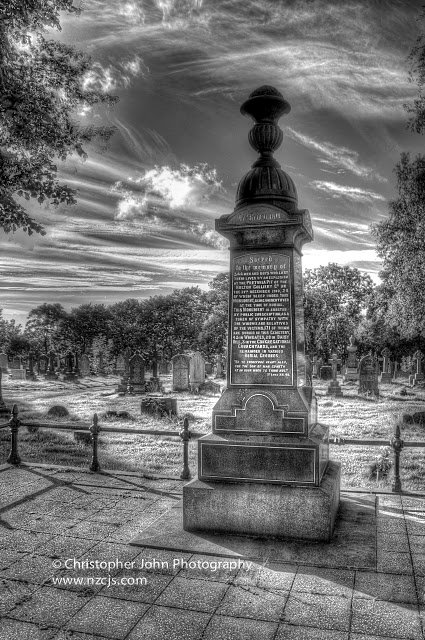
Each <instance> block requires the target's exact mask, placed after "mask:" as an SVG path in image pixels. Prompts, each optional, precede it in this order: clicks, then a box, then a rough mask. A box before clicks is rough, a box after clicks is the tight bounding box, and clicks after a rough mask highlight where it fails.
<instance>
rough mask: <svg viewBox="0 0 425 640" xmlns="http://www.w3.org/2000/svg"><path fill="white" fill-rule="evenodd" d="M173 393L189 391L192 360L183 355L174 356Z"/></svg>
mask: <svg viewBox="0 0 425 640" xmlns="http://www.w3.org/2000/svg"><path fill="white" fill-rule="evenodd" d="M171 360H172V363H173V383H172V384H173V391H188V390H189V367H190V358H189V356H186V355H184V354H182V353H179V354H177V355H176V356H173V358H172V359H171Z"/></svg>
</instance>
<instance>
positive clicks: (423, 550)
mask: <svg viewBox="0 0 425 640" xmlns="http://www.w3.org/2000/svg"><path fill="white" fill-rule="evenodd" d="M43 474H44V475H43ZM59 476H60V477H59ZM65 478H67V480H68V481H67V482H66V483H65ZM40 482H41V483H42V485H43V487H44V488H43V490H42V491H41V492H40V491H39V487H40V486H41V485H40ZM37 483H39V484H37ZM46 483H50V484H46ZM102 483H103V484H102ZM182 485H183V483H182V482H180V481H179V482H173V481H171V480H169V479H166V480H164V479H155V480H154V479H149V480H146V479H144V478H140V477H139V478H137V477H133V476H131V474H130V475H128V476H126V475H124V474H121V475H119V476H117V477H116V478H115V479H114V474H113V472H108V474H107V475H105V477H104V476H103V475H102V474H100V475H93V474H89V473H85V472H83V471H81V472H78V473H76V472H72V473H66V470H64V469H62V470H57V471H52V470H50V469H44V468H43V467H40V468H38V467H37V468H35V467H31V469H30V470H28V469H27V468H22V469H21V468H17V469H14V468H11V467H3V468H0V492H3V494H4V495H5V496H7V501H8V502H7V504H5V505H4V507H2V508H1V509H0V558H1V559H2V562H3V564H2V565H1V566H2V567H3V569H0V601H1V605H0V615H2V616H3V618H2V619H1V621H0V638H1V639H2V640H3V638H5V640H15V638H16V639H18V638H19V640H27V639H28V640H138V639H142V638H143V640H146V639H150V638H152V639H155V640H162V639H165V638H167V640H168V639H170V640H173V639H174V640H183V639H184V640H239V639H240V640H242V639H243V640H246V639H248V640H250V639H252V640H254V639H255V640H286V639H288V640H313V639H314V640H384V639H385V640H391V639H393V638H394V639H395V638H398V640H403V639H405V640H425V638H424V636H423V630H422V628H421V625H420V613H419V611H421V615H422V621H423V622H425V610H424V607H425V508H424V506H423V505H424V503H425V499H422V498H419V497H415V496H398V495H397V496H395V495H384V494H380V495H374V494H370V493H365V494H361V493H358V492H357V493H354V492H353V493H351V492H350V493H348V492H347V493H344V492H343V493H342V502H341V509H340V512H339V518H338V521H337V525H336V528H335V534H334V536H333V538H332V540H331V542H330V543H326V544H325V543H321V544H314V543H306V542H300V541H285V540H266V541H265V540H259V539H250V538H247V537H238V536H211V535H208V536H205V535H203V534H189V533H186V532H183V531H182V526H181V503H180V496H181V487H182ZM15 490H16V493H15V495H18V496H19V499H18V500H17V501H16V500H15V501H14V500H13V495H14V491H15ZM0 495H2V493H0ZM134 538H137V540H136V541H135V543H134V542H132V541H134ZM130 542H132V543H131V544H130ZM74 558H75V559H76V560H77V561H86V560H87V561H90V562H97V563H102V562H105V563H107V562H111V563H112V565H111V566H110V567H109V569H108V568H105V567H106V565H105V567H104V568H94V569H93V570H91V569H90V568H89V567H86V568H83V569H81V567H79V566H76V568H75V569H74V568H69V567H68V568H67V567H66V566H64V562H65V560H67V559H74ZM115 560H118V561H120V562H121V563H125V562H127V563H130V565H129V566H131V568H129V566H126V567H125V568H122V565H120V564H119V563H118V564H116V565H115V564H114V562H115ZM58 562H60V563H61V564H60V567H59V564H57V563H58ZM54 563H56V564H55V565H54ZM132 563H133V564H132ZM80 569H81V570H80ZM73 578H76V579H77V580H73ZM87 578H90V580H87ZM59 579H61V583H60V584H59V583H58V580H59ZM113 581H115V583H114V582H113Z"/></svg>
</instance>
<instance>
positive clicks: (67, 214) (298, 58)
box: [0, 0, 424, 322]
mask: <svg viewBox="0 0 425 640" xmlns="http://www.w3.org/2000/svg"><path fill="white" fill-rule="evenodd" d="M420 6H421V2H419V1H418V0H410V1H406V0H403V1H401V0H400V1H398V0H389V1H384V0H382V1H377V0H358V1H356V2H354V1H351V0H344V2H339V1H338V0H333V1H330V0H292V1H290V0H243V1H242V0H114V2H111V1H110V0H84V3H83V9H84V10H83V12H82V14H81V16H80V17H69V16H63V20H62V24H63V31H62V32H61V34H60V35H55V37H59V38H60V39H61V40H63V41H64V42H67V43H73V44H74V45H76V46H77V47H78V48H80V49H82V50H84V51H87V52H89V53H90V54H91V55H92V57H93V59H94V60H95V68H94V71H93V73H91V74H89V75H87V76H86V77H85V78H84V84H85V86H87V87H90V86H92V87H93V86H96V87H99V88H101V89H103V90H107V91H112V92H113V93H115V94H117V95H118V96H119V97H120V101H119V103H118V104H117V105H116V106H114V107H113V108H111V109H110V110H108V111H107V112H97V111H95V110H93V111H86V110H84V109H83V110H81V111H80V112H79V113H78V114H76V119H78V120H79V121H80V122H81V123H84V124H85V123H90V122H94V123H99V124H100V123H102V122H108V123H112V124H114V125H115V126H116V128H117V132H116V134H115V136H114V138H113V139H112V141H111V142H110V143H109V145H108V148H107V149H106V150H104V149H101V148H100V147H96V146H94V147H93V148H88V149H87V151H88V153H89V159H88V160H86V161H85V162H81V161H80V160H79V159H75V160H70V161H68V162H67V163H66V165H63V167H62V169H61V171H62V174H63V177H64V180H66V182H67V183H68V184H69V185H71V186H73V187H75V188H77V189H78V205H76V206H74V207H68V208H66V207H62V208H59V209H53V208H52V209H49V210H45V209H42V208H39V209H34V208H33V209H32V212H33V214H34V217H36V218H37V219H38V220H40V221H43V223H44V224H45V226H46V230H47V235H46V236H45V237H44V238H42V237H39V236H32V237H31V238H27V237H25V235H24V234H22V233H17V234H15V235H12V236H10V237H9V238H6V239H5V238H4V237H0V268H1V271H2V274H3V278H2V282H1V284H0V306H1V307H3V309H4V316H5V317H8V318H11V317H15V318H17V319H18V320H20V321H21V322H22V321H24V320H25V316H26V314H27V313H28V311H29V310H30V309H32V308H33V307H35V306H37V305H39V304H41V303H43V302H61V303H62V304H63V305H64V306H65V307H66V308H67V309H70V308H71V307H73V306H78V305H79V304H82V303H87V302H90V301H93V302H102V303H105V304H110V303H113V302H115V301H117V300H122V299H125V298H129V297H136V298H142V297H146V296H150V295H157V294H164V293H168V292H170V291H171V290H172V289H175V288H178V287H184V286H190V285H192V284H197V285H200V286H202V287H206V285H207V283H208V281H209V280H211V279H212V278H213V277H214V276H215V275H216V274H217V273H218V272H220V271H224V270H226V269H227V266H228V251H227V244H226V241H224V239H222V238H220V237H219V236H218V235H217V234H216V233H215V232H214V219H215V218H217V217H218V216H220V215H222V214H224V213H229V212H230V211H231V210H232V208H233V204H234V198H235V192H236V186H237V183H238V180H239V179H240V178H241V176H242V175H243V173H244V172H246V171H247V170H248V169H249V167H250V165H251V164H252V162H254V160H255V153H254V152H253V150H252V149H251V148H250V147H249V144H248V141H247V133H248V131H249V128H250V126H251V124H250V121H249V120H248V119H246V118H244V117H243V116H241V115H240V113H239V107H240V105H241V104H242V102H243V101H244V100H245V99H246V98H247V97H248V95H249V93H250V92H251V91H252V90H253V89H255V88H257V87H258V86H260V85H262V84H272V85H274V86H275V87H276V88H278V89H279V90H280V91H281V93H283V95H284V96H285V98H287V99H288V100H289V102H290V103H291V106H292V111H291V113H290V114H289V115H287V116H285V117H284V118H282V120H281V121H280V126H281V128H282V129H283V131H284V142H283V145H282V147H281V148H280V149H279V151H278V152H277V158H278V160H279V161H280V163H281V165H282V167H283V168H284V169H285V170H286V171H287V172H288V173H289V174H290V175H291V176H292V178H293V179H294V181H295V184H296V186H297V189H298V196H299V206H300V207H301V208H308V209H309V210H310V213H311V216H312V221H313V226H314V231H315V240H314V242H313V243H312V244H310V245H306V247H305V251H304V266H305V267H315V266H318V265H320V264H327V263H328V262H338V263H340V264H350V265H353V266H356V267H358V268H360V269H363V270H366V271H367V272H369V273H371V274H372V275H375V276H376V274H377V273H378V271H379V262H378V260H377V256H376V254H375V251H374V244H373V240H372V238H371V235H370V232H369V225H370V224H371V223H372V222H375V221H377V220H379V219H381V218H382V217H383V216H385V215H386V211H387V202H388V200H389V199H391V198H392V197H394V180H393V167H394V165H395V163H396V162H397V160H398V158H399V155H400V152H401V151H404V150H409V151H411V152H412V153H414V154H415V153H418V152H420V151H422V148H423V142H424V139H423V138H421V136H418V135H415V134H411V133H409V132H408V130H407V129H406V122H407V116H406V113H405V111H404V109H403V104H404V103H405V102H408V101H409V100H412V98H413V97H414V96H415V93H416V90H415V86H414V85H412V84H411V83H409V81H408V61H407V56H408V54H409V51H410V49H411V47H412V45H413V44H414V42H415V40H416V37H417V35H418V28H419V25H418V22H417V18H418V13H419V10H420ZM52 35H54V34H53V33H52Z"/></svg>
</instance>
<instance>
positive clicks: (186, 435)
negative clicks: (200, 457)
mask: <svg viewBox="0 0 425 640" xmlns="http://www.w3.org/2000/svg"><path fill="white" fill-rule="evenodd" d="M191 436H192V434H191V433H190V431H189V418H188V417H187V416H185V418H184V419H183V429H182V431H180V438H181V439H182V441H183V471H182V472H181V474H180V478H181V479H182V480H189V478H190V469H189V440H190V438H191Z"/></svg>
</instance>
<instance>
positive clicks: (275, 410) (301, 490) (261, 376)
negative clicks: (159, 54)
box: [183, 86, 340, 540]
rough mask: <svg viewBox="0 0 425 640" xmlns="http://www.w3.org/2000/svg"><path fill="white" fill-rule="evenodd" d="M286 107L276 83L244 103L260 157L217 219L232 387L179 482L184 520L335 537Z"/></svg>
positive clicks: (307, 235)
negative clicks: (195, 469) (311, 378)
mask: <svg viewBox="0 0 425 640" xmlns="http://www.w3.org/2000/svg"><path fill="white" fill-rule="evenodd" d="M289 110H290V106H289V103H288V102H287V101H286V100H285V99H284V98H283V97H282V95H281V94H280V93H279V92H278V91H277V90H276V89H274V88H273V87H269V86H264V87H261V88H260V89H257V90H256V91H254V92H253V93H252V94H251V95H250V97H249V99H248V100H247V101H246V102H245V103H244V104H243V105H242V108H241V111H242V113H243V114H244V115H249V116H251V117H252V118H253V119H254V121H255V125H254V126H253V128H252V129H251V131H250V133H249V141H250V144H251V146H252V147H253V148H254V149H256V150H257V151H258V152H259V153H260V158H259V159H258V160H257V161H256V162H255V163H254V165H253V167H252V169H251V170H250V171H249V172H248V173H247V174H246V175H245V176H244V177H243V178H242V180H241V181H240V183H239V187H238V191H237V196H236V207H235V210H234V211H233V213H231V214H230V215H224V216H222V217H221V218H220V219H219V220H217V221H216V229H217V231H218V232H219V233H220V234H221V235H223V236H225V237H226V238H229V240H230V301H229V305H230V309H229V312H230V313H229V320H230V322H229V332H228V358H227V387H226V389H225V391H224V392H223V394H222V395H221V397H220V399H219V400H218V402H217V404H216V405H215V407H214V409H213V422H212V433H209V434H207V435H206V436H203V437H201V438H200V439H199V440H198V461H199V462H198V465H199V473H198V478H195V479H194V480H192V481H191V482H190V483H188V484H187V485H186V486H185V487H184V488H183V527H184V529H186V530H187V531H202V532H210V533H211V532H222V533H233V534H243V535H253V536H261V537H275V536H276V537H289V538H304V539H309V540H329V539H330V537H331V536H332V531H333V526H334V521H335V516H336V512H337V509H338V504H339V484H340V467H339V465H338V464H337V463H334V462H329V461H328V428H327V427H323V426H321V425H319V424H317V418H316V413H317V409H316V407H317V404H316V399H315V396H314V392H313V389H312V387H311V386H310V385H307V384H306V360H305V351H304V311H303V290H302V282H303V279H302V269H301V248H302V246H303V244H304V243H305V242H310V241H311V240H312V239H313V232H312V227H311V222H310V215H309V213H308V211H306V210H302V209H298V202H297V192H296V188H295V185H294V183H293V182H292V179H291V178H290V177H289V176H288V175H287V174H286V173H285V172H284V171H282V169H281V168H280V165H279V164H278V162H277V161H276V160H275V159H274V158H273V151H274V150H275V149H277V148H278V147H279V146H280V144H281V142H282V138H283V134H282V131H281V129H280V128H279V127H278V125H277V121H278V119H279V118H280V116H282V115H283V114H284V113H288V112H289Z"/></svg>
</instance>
